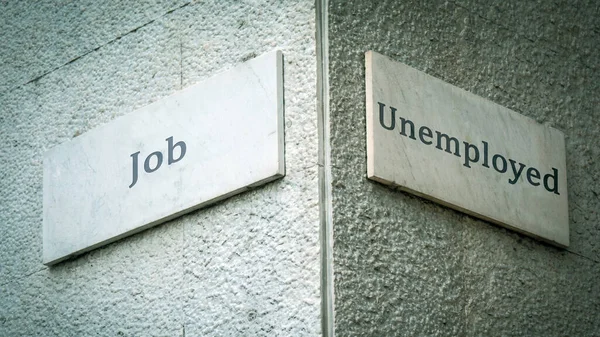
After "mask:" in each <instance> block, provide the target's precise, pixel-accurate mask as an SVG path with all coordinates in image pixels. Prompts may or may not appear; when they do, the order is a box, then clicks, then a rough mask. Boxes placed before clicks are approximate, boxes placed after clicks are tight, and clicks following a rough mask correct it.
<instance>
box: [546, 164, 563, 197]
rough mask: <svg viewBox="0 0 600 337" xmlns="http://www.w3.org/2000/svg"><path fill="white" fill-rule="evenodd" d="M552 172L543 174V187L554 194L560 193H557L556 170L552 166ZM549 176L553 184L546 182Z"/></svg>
mask: <svg viewBox="0 0 600 337" xmlns="http://www.w3.org/2000/svg"><path fill="white" fill-rule="evenodd" d="M552 172H553V174H550V173H548V174H546V175H545V176H544V187H545V188H546V190H547V191H548V192H553V193H554V194H558V195H560V193H558V170H557V169H555V168H554V167H553V168H552ZM550 178H552V180H553V181H554V184H553V186H550V184H549V183H548V180H550Z"/></svg>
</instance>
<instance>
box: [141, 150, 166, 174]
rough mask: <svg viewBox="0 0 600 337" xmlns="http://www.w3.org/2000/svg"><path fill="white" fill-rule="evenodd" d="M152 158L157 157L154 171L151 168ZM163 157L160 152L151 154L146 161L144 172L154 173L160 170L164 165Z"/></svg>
mask: <svg viewBox="0 0 600 337" xmlns="http://www.w3.org/2000/svg"><path fill="white" fill-rule="evenodd" d="M152 156H156V167H154V168H153V169H151V168H150V158H152ZM162 157H163V156H162V153H161V152H160V151H156V152H152V153H150V155H149V156H148V157H146V160H145V161H144V170H145V171H146V172H148V173H152V172H154V171H156V170H158V169H159V168H160V165H162V159H163V158H162Z"/></svg>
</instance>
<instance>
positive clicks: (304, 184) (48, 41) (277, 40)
mask: <svg viewBox="0 0 600 337" xmlns="http://www.w3.org/2000/svg"><path fill="white" fill-rule="evenodd" d="M314 26H315V12H314V4H313V2H312V1H276V2H272V1H261V0H244V1H216V0H215V1H197V2H188V1H161V0H145V1H120V0H114V1H112V0H111V1H87V0H85V1H61V0H53V1H35V2H34V1H1V2H0V41H2V43H1V44H2V48H0V139H1V142H0V177H1V179H0V335H2V336H91V335H99V336H142V335H143V336H151V335H152V336H154V335H156V336H259V335H262V336H267V335H268V336H275V335H279V336H306V335H308V336H310V335H318V334H319V332H320V321H319V318H320V311H319V305H320V304H319V303H320V294H319V237H318V235H319V234H318V233H319V213H318V181H317V162H316V158H317V122H316V111H315V107H316V97H315V92H316V87H315V86H316V56H315V35H314V29H315V28H314ZM275 47H279V48H281V49H282V50H283V52H284V57H285V61H284V62H285V65H284V72H285V78H284V81H285V99H286V101H285V127H286V129H285V132H286V159H287V162H286V164H287V176H286V177H285V178H284V179H282V180H278V181H277V182H274V183H270V184H268V185H266V186H264V187H262V188H259V189H257V190H254V191H251V192H247V193H243V194H241V195H238V196H236V197H233V198H231V199H229V200H226V201H224V202H221V203H219V204H218V205H215V206H213V207H210V208H208V209H205V210H200V211H197V212H193V213H191V214H189V215H186V216H184V217H181V218H178V219H176V220H174V221H170V222H168V223H165V224H162V225H159V226H158V227H155V228H153V229H150V230H147V231H145V232H142V233H140V234H137V235H134V236H132V237H129V238H126V239H123V240H120V241H118V242H116V243H113V244H111V245H108V246H105V247H103V248H100V249H97V250H94V251H92V252H90V253H87V254H84V255H82V256H80V257H78V258H76V259H74V260H70V261H67V262H64V263H60V264H58V265H56V266H53V267H51V268H47V267H45V266H44V265H42V263H41V256H42V255H41V254H42V253H41V249H42V154H43V153H44V151H46V150H47V149H49V148H51V147H53V146H55V145H57V144H60V143H63V142H68V141H69V140H70V139H72V138H74V137H76V136H77V135H79V134H81V133H84V132H86V131H88V130H90V129H92V128H94V127H96V126H98V125H102V124H104V123H107V122H109V121H111V120H113V119H114V118H116V117H118V116H120V115H123V114H126V113H128V112H130V111H132V110H134V109H135V108H137V107H141V106H144V105H146V104H148V103H150V102H153V101H155V100H158V99H160V98H162V97H165V96H167V95H169V94H171V93H173V92H175V91H177V90H179V89H181V88H185V87H186V86H189V85H191V84H193V83H195V82H197V81H201V80H202V79H204V78H207V77H209V76H211V75H213V74H215V73H217V72H219V71H221V70H223V69H227V68H230V67H232V66H234V65H236V64H238V63H240V62H242V61H244V60H246V59H249V58H252V57H254V56H256V55H260V54H262V53H264V52H267V51H270V50H272V49H274V48H275ZM232 94H234V93H232ZM124 136H126V135H124Z"/></svg>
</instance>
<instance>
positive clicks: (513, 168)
mask: <svg viewBox="0 0 600 337" xmlns="http://www.w3.org/2000/svg"><path fill="white" fill-rule="evenodd" d="M366 108H367V176H368V178H369V179H372V180H375V181H378V182H381V183H384V184H388V185H393V186H397V187H400V189H403V190H406V191H408V192H411V193H414V194H416V195H419V196H422V197H424V198H427V199H431V200H433V201H436V202H439V203H441V204H443V205H446V206H449V207H452V208H454V209H457V210H460V211H463V212H465V213H468V214H471V215H473V216H476V217H479V218H482V219H485V220H488V221H491V222H493V223H496V224H499V225H502V226H505V227H508V228H512V229H514V230H517V231H520V232H522V233H525V234H527V235H530V236H533V237H537V238H540V239H542V240H545V241H548V242H550V243H553V244H555V245H558V246H563V247H566V246H568V245H569V217H568V202H567V178H566V177H567V174H566V156H565V142H564V136H563V134H562V133H561V132H560V131H558V130H556V129H553V128H550V127H546V126H543V125H541V124H539V123H536V122H535V121H533V120H531V119H530V118H527V117H525V116H523V115H520V114H518V113H516V112H514V111H512V110H509V109H507V108H505V107H502V106H500V105H498V104H495V103H493V102H490V101H488V100H486V99H484V98H481V97H479V96H476V95H474V94H471V93H469V92H467V91H465V90H462V89H460V88H457V87H455V86H453V85H451V84H448V83H445V82H443V81H441V80H439V79H437V78H434V77H432V76H429V75H427V74H425V73H423V72H420V71H418V70H415V69H413V68H411V67H408V66H406V65H404V64H402V63H399V62H395V61H393V60H391V59H389V58H387V57H385V56H383V55H380V54H377V53H375V52H371V51H370V52H367V54H366Z"/></svg>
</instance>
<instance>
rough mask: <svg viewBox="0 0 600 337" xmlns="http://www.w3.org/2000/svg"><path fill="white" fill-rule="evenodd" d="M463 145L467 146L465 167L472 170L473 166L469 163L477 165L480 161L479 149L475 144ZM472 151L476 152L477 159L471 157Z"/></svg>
mask: <svg viewBox="0 0 600 337" xmlns="http://www.w3.org/2000/svg"><path fill="white" fill-rule="evenodd" d="M463 143H464V144H465V163H464V164H463V165H464V166H466V167H469V168H470V167H471V165H469V163H476V162H478V161H479V149H478V148H477V146H475V145H473V144H469V143H467V142H463ZM471 149H473V150H475V158H472V157H471V156H470V155H469V154H470V153H471V151H469V150H471Z"/></svg>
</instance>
